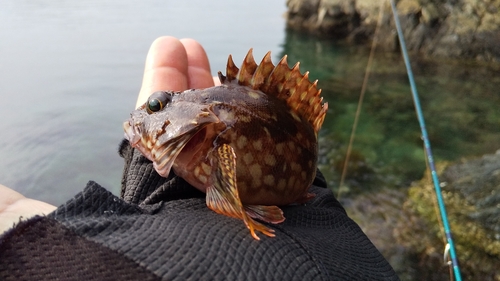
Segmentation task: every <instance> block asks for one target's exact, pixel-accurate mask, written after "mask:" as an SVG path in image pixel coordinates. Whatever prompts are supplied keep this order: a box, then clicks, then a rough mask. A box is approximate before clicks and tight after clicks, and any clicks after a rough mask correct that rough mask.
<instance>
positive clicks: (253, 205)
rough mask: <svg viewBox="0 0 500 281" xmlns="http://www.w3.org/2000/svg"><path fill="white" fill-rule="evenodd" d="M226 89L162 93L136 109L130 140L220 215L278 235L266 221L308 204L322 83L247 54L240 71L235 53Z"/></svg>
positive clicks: (321, 112) (323, 106)
mask: <svg viewBox="0 0 500 281" xmlns="http://www.w3.org/2000/svg"><path fill="white" fill-rule="evenodd" d="M219 79H220V80H221V85H220V86H216V87H211V88H207V89H192V90H187V91H184V92H161V93H155V94H154V95H152V96H151V97H150V98H149V100H148V102H146V103H145V104H144V105H142V106H141V107H139V108H138V109H137V110H135V111H134V112H132V114H131V118H130V119H129V120H128V121H126V122H125V123H124V129H125V137H126V138H127V139H128V140H129V141H130V143H131V145H132V146H133V147H135V148H137V149H139V150H140V151H141V152H142V153H143V154H144V155H145V156H146V157H147V158H148V159H150V160H151V161H153V164H154V167H155V169H156V170H157V172H158V173H159V174H160V175H162V176H165V177H166V176H168V174H169V172H170V170H171V169H173V170H174V172H175V173H176V174H177V175H178V176H180V177H182V178H184V179H185V180H186V181H187V182H189V183H190V184H191V185H193V186H194V187H196V188H198V189H199V190H201V191H203V192H206V193H207V205H208V207H209V208H211V209H212V210H214V211H215V212H217V213H221V214H224V215H228V216H231V217H235V218H239V219H242V220H243V221H244V222H245V224H246V226H247V227H248V228H249V229H250V232H251V234H252V236H253V237H254V238H255V239H259V237H258V236H257V235H256V234H255V231H260V232H262V233H264V234H265V235H267V236H274V234H273V230H272V229H271V228H268V227H266V226H265V225H263V224H261V223H259V222H257V221H256V220H254V219H258V220H261V221H265V222H269V223H280V222H282V221H283V220H284V217H283V213H282V211H281V209H279V207H277V206H281V205H287V204H290V203H295V202H305V201H307V200H308V199H309V198H311V197H312V194H310V193H308V192H307V191H308V189H309V187H310V186H311V184H312V181H313V179H314V177H315V174H316V162H317V157H318V147H317V136H318V131H319V129H320V127H321V125H322V123H323V120H324V118H325V114H326V110H327V108H328V106H327V104H326V103H325V104H323V102H322V98H321V96H320V93H321V90H318V89H317V87H316V84H317V82H314V83H311V82H310V81H309V79H308V73H305V74H304V75H302V74H301V73H300V71H299V68H298V63H297V64H296V65H295V66H294V67H293V68H292V69H290V68H289V67H288V65H287V63H286V56H285V57H284V58H283V59H282V60H281V61H280V62H279V63H278V64H277V65H276V66H275V65H273V64H272V62H271V59H270V53H267V54H266V56H265V57H264V59H263V60H262V62H261V63H260V64H259V65H257V64H256V63H255V61H254V59H253V56H252V50H250V51H249V52H248V54H247V56H246V58H245V60H244V62H243V65H242V66H241V69H239V68H237V67H236V66H235V65H234V63H233V61H232V58H231V56H230V57H229V60H228V65H227V70H226V76H224V75H222V74H221V73H220V72H219Z"/></svg>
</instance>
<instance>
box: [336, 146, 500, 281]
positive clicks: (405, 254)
mask: <svg viewBox="0 0 500 281" xmlns="http://www.w3.org/2000/svg"><path fill="white" fill-rule="evenodd" d="M438 169H439V171H438V172H439V178H440V181H441V188H442V194H443V198H444V200H445V205H446V208H447V213H448V220H449V223H450V228H451V230H452V235H453V239H454V242H455V246H456V251H457V255H458V259H459V263H460V266H461V271H462V277H463V278H464V280H488V281H498V280H500V269H499V267H498V261H499V260H500V208H499V207H498V206H500V150H498V151H497V152H496V153H495V154H489V155H484V156H482V157H480V158H476V159H469V160H462V161H460V162H458V163H440V164H439V165H438ZM344 205H345V207H346V209H347V210H348V213H349V215H350V216H351V217H352V218H353V219H354V220H356V221H357V222H358V223H359V224H360V226H361V228H362V229H363V230H364V231H365V233H366V234H367V235H368V237H370V239H371V240H372V241H373V243H374V244H375V245H376V246H377V247H378V248H379V249H380V251H381V252H382V253H383V254H384V256H385V257H386V258H387V259H388V260H389V262H390V263H391V265H392V266H393V267H394V269H395V270H396V272H397V273H398V275H399V276H400V278H401V280H448V279H449V269H448V266H446V265H445V262H444V260H443V253H444V246H445V243H444V241H445V238H444V234H443V228H442V223H441V221H440V216H439V213H438V208H437V203H436V198H435V193H434V187H433V184H432V182H431V179H430V177H429V175H426V176H424V178H423V179H422V180H420V181H418V182H415V183H414V184H413V185H412V186H411V187H410V188H409V189H408V190H382V191H377V192H373V193H369V194H363V195H360V196H358V197H356V198H352V199H350V200H347V201H346V202H344Z"/></svg>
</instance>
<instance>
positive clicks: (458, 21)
mask: <svg viewBox="0 0 500 281" xmlns="http://www.w3.org/2000/svg"><path fill="white" fill-rule="evenodd" d="M382 3H383V5H382V6H381V4H380V1H372V0H287V6H288V12H287V25H288V27H289V28H291V29H294V30H303V31H307V32H309V33H313V34H316V35H318V36H320V37H327V38H332V39H334V40H346V41H348V42H350V43H356V44H359V43H368V42H370V41H371V39H372V38H373V34H374V31H375V27H376V25H377V22H378V17H379V10H380V8H381V7H382V10H383V14H382V20H381V29H380V34H379V38H378V39H379V46H380V47H381V48H383V49H385V50H393V51H397V50H398V49H399V45H398V39H397V34H396V33H395V32H394V29H395V25H394V19H393V15H392V11H391V8H390V5H389V2H388V1H383V2H382ZM397 7H398V13H399V18H400V21H401V24H402V28H403V32H404V35H405V39H406V43H407V47H408V49H409V50H410V51H413V52H418V53H420V54H422V55H427V56H431V57H451V58H466V59H475V60H480V61H495V62H500V43H499V42H500V0H489V1H488V0H485V1H477V0H402V1H398V2H397Z"/></svg>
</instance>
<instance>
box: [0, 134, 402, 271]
mask: <svg viewBox="0 0 500 281" xmlns="http://www.w3.org/2000/svg"><path fill="white" fill-rule="evenodd" d="M120 154H121V155H122V156H123V157H124V159H125V163H126V165H125V169H124V177H123V181H122V188H123V189H122V192H121V197H122V199H120V198H118V197H116V196H114V195H112V194H111V193H109V192H108V191H106V190H105V189H104V188H102V187H101V186H99V185H98V184H96V183H94V182H89V184H88V185H87V187H86V188H85V189H84V190H83V192H81V193H79V194H78V195H77V196H75V198H73V199H72V200H70V201H68V202H67V203H66V204H65V205H63V206H60V207H59V208H58V209H57V210H56V211H55V212H53V213H52V214H50V216H49V217H50V218H51V219H55V220H57V221H58V222H60V223H61V224H62V225H63V226H64V227H65V228H66V229H68V230H70V234H71V235H77V236H78V237H85V238H87V239H89V240H90V241H92V242H93V243H95V244H96V245H102V246H103V248H104V249H109V250H111V251H112V252H115V253H119V254H121V255H122V258H124V259H126V260H132V261H134V262H135V263H134V264H135V266H136V267H137V268H139V269H140V268H144V269H146V270H147V271H148V272H150V273H153V274H154V275H155V276H158V277H161V278H162V279H163V280H187V279H190V280H398V277H397V276H396V274H395V272H394V271H393V269H392V268H391V266H390V265H389V264H388V263H387V261H386V260H385V259H384V258H383V257H382V255H381V254H380V253H379V252H378V250H377V249H376V248H375V247H374V246H373V244H372V243H371V242H370V241H369V239H368V238H367V237H366V236H365V234H364V233H363V232H362V231H361V229H360V228H359V227H358V225H356V223H354V222H353V221H352V220H351V219H349V218H348V217H347V215H346V213H345V210H344V209H343V208H342V206H341V205H340V203H339V202H338V201H337V200H336V199H335V198H334V196H333V194H332V192H331V191H330V190H329V189H327V188H325V187H326V184H325V181H324V179H323V177H322V175H321V173H318V176H317V178H316V180H315V182H314V185H313V187H312V188H311V190H310V191H311V192H313V193H315V194H316V197H315V198H314V199H312V200H311V201H309V202H307V203H306V204H303V205H291V206H285V207H282V209H283V212H284V215H285V217H286V220H285V221H284V222H283V223H281V224H277V225H271V227H272V228H273V229H275V231H276V232H275V234H276V237H274V238H270V237H267V236H265V235H263V234H260V233H258V235H259V236H260V238H261V240H260V241H257V240H254V239H253V238H252V236H251V235H250V232H249V231H248V229H247V228H246V227H245V225H244V223H243V222H242V221H241V220H238V219H233V218H229V217H226V216H223V215H219V214H216V213H215V212H213V211H211V210H210V209H208V207H206V204H205V198H204V194H203V193H201V192H199V191H197V190H196V189H195V188H193V187H191V186H190V185H188V184H187V183H186V182H185V181H183V180H182V179H180V178H178V177H176V176H175V175H174V174H171V175H170V176H169V177H168V178H162V177H160V176H159V175H158V174H157V173H156V172H155V171H154V169H153V168H152V164H151V162H149V161H148V160H146V159H145V158H144V157H143V156H141V155H140V153H138V152H137V151H135V150H134V149H131V148H130V146H129V145H128V143H127V142H123V143H122V145H121V146H120ZM21 235H22V234H21ZM71 235H70V236H71ZM20 241H22V239H20ZM18 243H21V242H18ZM0 246H2V247H3V245H0ZM62 267H63V268H64V265H62ZM111 268H112V267H110V270H111ZM54 270H57V267H56V266H55V267H54ZM117 279H118V278H117ZM133 279H134V280H136V279H135V278H133ZM145 280H146V279H145Z"/></svg>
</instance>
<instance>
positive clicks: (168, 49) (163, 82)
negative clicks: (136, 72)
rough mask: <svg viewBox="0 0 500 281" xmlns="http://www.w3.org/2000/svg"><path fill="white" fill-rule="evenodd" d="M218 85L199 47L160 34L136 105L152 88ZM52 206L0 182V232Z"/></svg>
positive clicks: (142, 100)
mask: <svg viewBox="0 0 500 281" xmlns="http://www.w3.org/2000/svg"><path fill="white" fill-rule="evenodd" d="M214 83H215V84H219V82H218V79H217V78H216V77H215V78H213V77H212V76H211V74H210V64H209V62H208V58H207V54H206V53H205V50H204V49H203V47H202V46H201V45H200V44H199V43H198V42H196V41H194V40H192V39H182V40H178V39H176V38H174V37H168V36H165V37H160V38H158V39H156V40H155V41H154V42H153V44H152V45H151V48H150V49H149V52H148V56H147V58H146V66H145V69H144V77H143V81H142V87H141V91H140V93H139V97H138V99H137V104H136V107H138V106H140V105H142V104H143V103H144V102H146V100H147V98H148V97H149V95H151V94H152V93H154V92H155V91H163V90H172V91H184V90H187V89H190V88H207V87H211V86H214ZM55 209H56V207H55V206H52V205H50V204H48V203H45V202H42V201H38V200H34V199H29V198H26V197H24V196H23V195H22V194H20V193H18V192H16V191H14V190H12V189H10V188H8V187H6V186H3V185H0V234H1V233H3V232H4V231H5V230H7V229H9V228H11V227H12V226H13V225H14V223H17V222H19V219H20V218H22V219H28V218H30V217H33V216H35V215H44V214H48V213H50V212H52V211H54V210H55Z"/></svg>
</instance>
